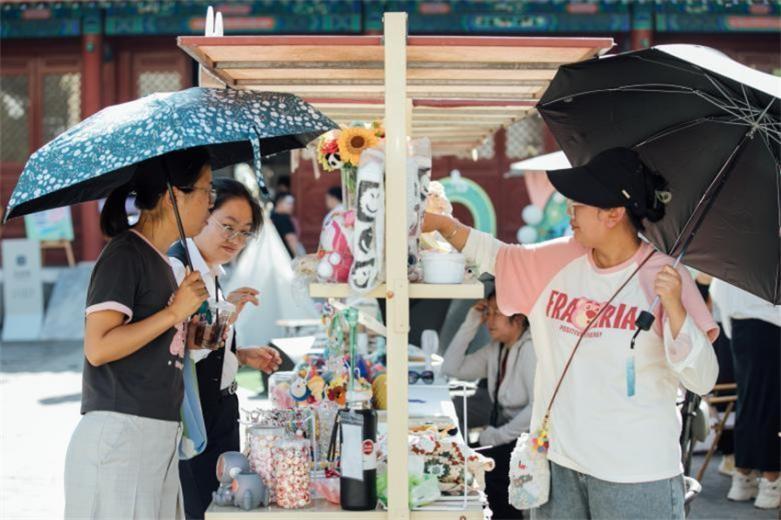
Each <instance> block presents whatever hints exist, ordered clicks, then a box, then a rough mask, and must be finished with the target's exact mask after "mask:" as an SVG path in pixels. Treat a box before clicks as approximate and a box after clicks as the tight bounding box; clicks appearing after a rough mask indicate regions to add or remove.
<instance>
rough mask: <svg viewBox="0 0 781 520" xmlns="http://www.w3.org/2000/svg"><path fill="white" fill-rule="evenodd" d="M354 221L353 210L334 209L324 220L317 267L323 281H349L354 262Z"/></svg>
mask: <svg viewBox="0 0 781 520" xmlns="http://www.w3.org/2000/svg"><path fill="white" fill-rule="evenodd" d="M354 223H355V214H354V213H353V211H333V212H331V213H329V214H328V216H327V217H326V219H325V221H324V222H323V228H322V230H321V231H320V246H319V248H318V251H317V258H318V263H317V267H316V273H317V278H318V279H319V280H320V281H321V282H337V283H344V282H346V281H347V279H348V276H349V274H350V266H351V265H352V263H353V253H352V250H351V244H352V237H353V226H354Z"/></svg>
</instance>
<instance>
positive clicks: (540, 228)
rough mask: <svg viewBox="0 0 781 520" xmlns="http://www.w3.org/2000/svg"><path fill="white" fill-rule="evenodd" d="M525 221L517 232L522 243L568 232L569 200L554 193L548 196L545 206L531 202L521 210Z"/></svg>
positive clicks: (548, 238) (517, 236)
mask: <svg viewBox="0 0 781 520" xmlns="http://www.w3.org/2000/svg"><path fill="white" fill-rule="evenodd" d="M521 217H522V218H523V221H524V223H525V225H524V226H522V227H521V228H520V229H518V233H517V234H516V238H517V239H518V242H520V243H521V244H533V243H535V242H542V241H544V240H550V239H552V238H558V237H561V236H565V235H567V234H568V231H569V229H570V227H569V216H568V215H567V200H566V199H565V198H564V197H563V196H562V195H561V194H560V193H554V194H553V195H551V196H550V198H548V201H547V202H546V203H545V207H544V208H542V209H540V207H539V206H535V205H534V204H529V205H528V206H526V207H525V208H523V211H522V212H521Z"/></svg>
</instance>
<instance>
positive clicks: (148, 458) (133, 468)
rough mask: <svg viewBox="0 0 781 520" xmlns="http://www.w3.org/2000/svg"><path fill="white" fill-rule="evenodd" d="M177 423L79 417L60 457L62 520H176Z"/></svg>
mask: <svg viewBox="0 0 781 520" xmlns="http://www.w3.org/2000/svg"><path fill="white" fill-rule="evenodd" d="M179 435H180V428H179V423H178V422H174V421H160V420H157V419H149V418H147V417H139V416H136V415H129V414H124V413H117V412H104V411H95V412H88V413H87V414H85V415H84V416H83V417H82V418H81V421H80V422H79V425H78V426H77V427H76V431H74V432H73V436H72V437H71V441H70V444H69V446H68V453H67V455H66V456H65V518H66V519H68V520H71V519H96V520H97V519H104V518H105V519H106V520H109V519H110V520H115V519H120V518H121V519H123V520H150V519H155V520H169V519H171V520H173V519H176V520H179V519H183V518H184V507H183V503H182V493H181V491H180V486H179V457H178V454H177V446H178V443H179Z"/></svg>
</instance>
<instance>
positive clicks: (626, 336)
mask: <svg viewBox="0 0 781 520" xmlns="http://www.w3.org/2000/svg"><path fill="white" fill-rule="evenodd" d="M652 250H653V249H652V246H651V245H649V244H643V245H642V246H641V247H640V248H639V249H638V251H637V253H636V254H635V255H634V256H633V257H632V258H630V259H629V260H627V261H626V262H624V263H623V264H621V265H617V266H615V267H612V268H610V269H601V268H599V267H597V266H596V265H595V264H594V262H593V258H592V252H591V250H588V249H585V248H583V247H582V246H580V245H579V244H578V243H577V242H576V241H575V240H574V239H572V238H563V239H559V240H553V241H550V242H545V243H543V244H538V245H535V246H517V245H515V246H511V245H506V244H501V243H500V242H498V241H496V240H495V239H493V238H492V237H490V236H488V235H486V234H483V233H480V232H474V231H473V232H471V233H470V237H469V240H468V242H467V246H466V247H465V248H464V253H465V254H466V256H467V257H468V258H472V259H473V260H477V261H478V263H479V264H480V267H481V268H482V270H484V271H488V272H493V273H494V274H495V275H496V288H497V303H498V305H499V308H500V309H501V311H502V312H503V313H504V314H507V315H510V314H515V313H523V314H526V315H527V316H528V317H529V321H530V326H531V333H532V338H533V343H534V348H535V353H536V355H537V372H536V375H535V390H534V395H535V402H534V405H533V412H532V429H535V428H537V427H539V425H540V423H541V422H542V418H543V417H544V415H545V410H546V408H547V406H548V403H549V401H550V398H551V395H552V393H553V389H554V387H555V385H556V382H557V381H558V379H559V377H560V376H561V373H562V371H563V369H564V365H565V363H566V361H567V358H568V357H569V355H570V353H571V352H572V349H573V348H574V346H575V344H576V342H577V340H578V337H579V336H580V334H581V331H582V330H583V329H584V328H585V327H586V325H587V323H588V322H589V321H590V319H591V318H592V317H593V316H595V315H596V313H597V312H599V310H600V308H601V306H602V305H604V304H605V303H606V302H607V301H608V300H609V299H610V297H611V296H612V295H613V293H614V292H615V291H616V289H618V288H619V287H620V286H621V284H622V283H623V282H624V281H626V280H627V279H628V278H629V277H630V275H631V274H632V273H633V272H634V270H635V269H636V268H637V266H638V265H639V263H640V262H642V261H643V259H645V258H646V257H647V256H648V255H649V254H650V253H651V252H652ZM672 263H673V259H672V258H670V257H668V256H666V255H663V254H661V253H655V254H654V255H653V256H652V257H651V258H650V260H649V261H648V262H647V263H646V264H645V265H644V266H643V268H642V269H641V270H640V272H639V273H638V275H637V276H635V277H634V278H633V279H632V280H631V281H630V282H629V283H628V284H627V286H626V287H624V289H623V290H622V291H621V292H620V293H619V294H618V296H617V297H616V298H615V299H614V300H613V302H612V303H611V304H610V306H609V307H607V308H606V310H605V312H604V313H603V314H602V316H601V317H600V318H599V319H598V321H597V323H596V324H595V326H594V327H592V328H591V329H590V330H589V332H588V333H587V335H586V338H584V339H583V342H582V344H581V346H580V348H579V349H578V352H577V353H576V354H575V357H574V360H573V362H572V365H571V367H570V369H569V372H568V373H567V375H566V376H565V378H564V382H563V384H562V386H561V390H560V391H559V395H558V396H557V398H556V401H555V403H554V405H553V409H552V411H551V422H550V432H549V433H550V442H551V444H550V450H549V458H550V460H552V461H553V462H556V463H557V464H560V465H562V466H565V467H568V468H570V469H574V470H576V471H580V472H582V473H586V474H589V475H593V476H595V477H597V478H600V479H603V480H607V481H611V482H646V481H652V480H660V479H665V478H670V477H673V476H675V475H678V474H680V473H681V471H682V467H681V463H680V458H681V457H680V448H679V445H678V437H679V434H680V416H679V413H678V411H677V409H676V397H677V392H678V388H679V384H683V385H684V386H685V387H687V388H689V389H691V390H692V391H694V392H697V393H700V394H703V393H706V392H708V391H709V390H710V389H711V388H712V387H713V384H714V383H715V381H716V376H717V374H718V365H717V362H716V356H715V353H714V352H713V348H712V346H711V344H710V342H711V341H712V340H713V339H715V337H716V335H717V334H718V328H717V326H716V324H715V322H714V321H713V319H712V318H711V316H710V313H709V312H708V310H707V307H706V306H705V304H704V302H703V301H702V298H701V297H700V295H699V293H698V292H697V290H696V287H695V285H694V282H693V281H692V279H691V276H690V275H689V273H688V272H687V271H686V270H685V269H684V268H680V269H679V272H680V273H681V278H682V280H683V290H682V301H683V305H684V307H685V308H686V311H687V318H686V320H685V322H684V324H683V326H682V328H681V330H680V332H679V334H678V336H677V337H676V338H673V337H672V333H671V332H670V330H669V326H668V324H667V320H666V317H665V315H664V313H663V311H662V306H661V305H659V306H658V307H657V310H656V322H655V324H654V327H653V328H652V330H651V331H648V332H643V333H641V334H640V335H639V337H638V339H637V342H636V345H635V349H634V353H633V352H632V350H630V340H631V337H632V335H633V334H634V332H635V324H634V323H635V319H636V318H637V316H638V315H639V314H640V312H641V311H642V310H644V309H647V308H648V307H649V305H650V303H651V301H652V300H653V298H654V291H653V283H654V279H655V277H656V274H657V273H658V272H659V270H660V269H661V268H662V267H663V266H664V265H669V264H672ZM633 355H634V359H635V373H636V385H635V395H634V396H632V397H629V396H628V395H627V375H626V372H627V360H628V359H629V358H630V357H631V356H633Z"/></svg>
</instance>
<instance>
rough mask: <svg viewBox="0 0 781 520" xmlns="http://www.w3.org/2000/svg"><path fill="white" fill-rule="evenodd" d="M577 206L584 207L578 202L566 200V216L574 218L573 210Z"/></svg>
mask: <svg viewBox="0 0 781 520" xmlns="http://www.w3.org/2000/svg"><path fill="white" fill-rule="evenodd" d="M579 206H585V204H581V203H580V202H575V201H574V200H570V199H567V216H568V217H570V218H574V217H575V208H577V207H579Z"/></svg>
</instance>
